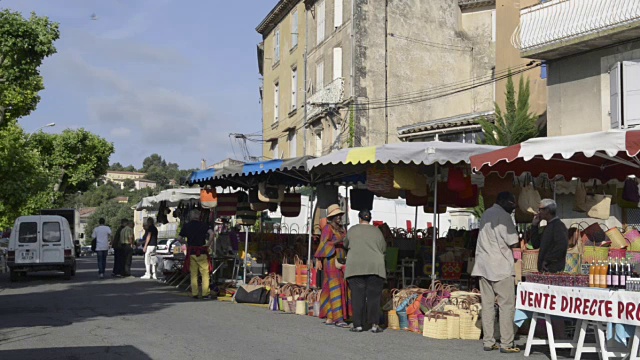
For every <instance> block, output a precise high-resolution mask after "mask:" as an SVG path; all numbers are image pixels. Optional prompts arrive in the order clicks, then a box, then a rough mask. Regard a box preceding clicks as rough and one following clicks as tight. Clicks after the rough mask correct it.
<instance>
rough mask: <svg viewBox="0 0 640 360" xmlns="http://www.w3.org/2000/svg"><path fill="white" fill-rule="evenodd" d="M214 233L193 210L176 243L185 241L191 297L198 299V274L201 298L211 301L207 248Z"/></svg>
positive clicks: (198, 213) (211, 241)
mask: <svg viewBox="0 0 640 360" xmlns="http://www.w3.org/2000/svg"><path fill="white" fill-rule="evenodd" d="M213 237H214V232H213V230H211V229H210V228H209V226H208V225H207V224H205V223H204V222H202V221H200V212H199V211H197V210H193V211H192V212H191V221H189V222H188V223H186V224H184V226H183V227H182V230H180V235H179V236H178V241H180V243H184V242H185V241H184V239H185V238H186V239H187V241H186V243H187V261H189V272H190V274H191V296H193V298H194V299H197V298H198V294H199V288H198V274H200V277H201V278H202V298H203V299H211V290H210V285H211V284H210V280H209V270H210V269H209V268H210V262H209V261H210V258H209V247H210V246H211V244H212V243H213Z"/></svg>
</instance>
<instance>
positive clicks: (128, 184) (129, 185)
mask: <svg viewBox="0 0 640 360" xmlns="http://www.w3.org/2000/svg"><path fill="white" fill-rule="evenodd" d="M122 185H124V189H125V190H133V189H135V188H136V182H135V181H133V179H125V180H124V181H123V182H122Z"/></svg>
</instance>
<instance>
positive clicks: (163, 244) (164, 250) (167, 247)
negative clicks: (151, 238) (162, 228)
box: [156, 239, 181, 255]
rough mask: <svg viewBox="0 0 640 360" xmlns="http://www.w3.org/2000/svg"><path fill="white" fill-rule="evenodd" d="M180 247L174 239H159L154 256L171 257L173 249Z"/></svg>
mask: <svg viewBox="0 0 640 360" xmlns="http://www.w3.org/2000/svg"><path fill="white" fill-rule="evenodd" d="M176 246H178V247H180V246H181V245H180V242H178V240H176V239H159V240H158V245H157V246H156V254H158V255H171V254H173V248H174V247H176Z"/></svg>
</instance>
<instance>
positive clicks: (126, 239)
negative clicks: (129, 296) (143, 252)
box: [120, 220, 136, 277]
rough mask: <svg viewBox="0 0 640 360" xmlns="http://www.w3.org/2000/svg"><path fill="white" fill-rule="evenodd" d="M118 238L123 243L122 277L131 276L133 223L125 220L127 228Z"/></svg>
mask: <svg viewBox="0 0 640 360" xmlns="http://www.w3.org/2000/svg"><path fill="white" fill-rule="evenodd" d="M120 237H121V238H122V241H123V245H122V247H123V249H124V250H123V252H124V260H123V267H124V268H123V269H122V276H125V277H128V276H131V261H132V260H133V248H134V246H135V241H136V240H135V235H134V234H133V221H131V220H127V226H126V227H125V228H124V229H123V230H122V233H121V234H120Z"/></svg>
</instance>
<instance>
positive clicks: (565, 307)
mask: <svg viewBox="0 0 640 360" xmlns="http://www.w3.org/2000/svg"><path fill="white" fill-rule="evenodd" d="M516 296H517V297H516V308H517V309H519V310H524V311H532V312H537V313H542V314H551V315H557V316H562V317H569V318H576V319H584V320H592V321H601V322H612V323H618V324H626V325H633V326H640V293H637V292H629V291H624V290H618V291H610V290H607V289H597V288H579V287H561V286H551V285H543V284H534V283H526V282H521V283H520V284H518V294H517V295H516Z"/></svg>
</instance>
